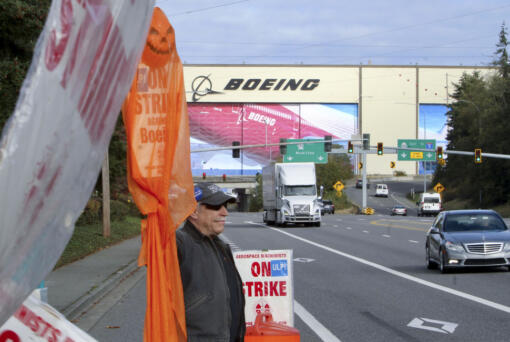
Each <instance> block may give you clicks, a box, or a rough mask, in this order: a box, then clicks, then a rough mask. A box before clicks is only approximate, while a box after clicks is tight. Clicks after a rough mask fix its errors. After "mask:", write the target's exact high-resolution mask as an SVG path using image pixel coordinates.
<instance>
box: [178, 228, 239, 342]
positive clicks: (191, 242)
mask: <svg viewBox="0 0 510 342" xmlns="http://www.w3.org/2000/svg"><path fill="white" fill-rule="evenodd" d="M176 240H177V251H178V255H179V264H180V267H181V278H182V285H183V291H184V304H185V308H186V327H187V331H188V341H190V342H195V341H197V342H198V341H208V342H210V341H217V342H220V341H225V342H229V341H230V321H231V313H230V291H229V289H228V285H227V279H226V273H225V269H224V266H223V261H222V259H221V257H222V255H227V257H228V258H229V259H230V261H231V262H232V264H234V258H233V256H232V251H231V250H230V247H229V246H228V245H227V244H225V243H224V242H223V241H221V239H219V238H218V237H214V238H210V237H207V236H205V235H203V234H202V233H200V232H199V231H198V230H197V229H196V228H195V226H194V225H193V224H191V223H190V222H189V221H186V223H185V225H184V226H183V227H182V228H181V229H179V230H177V231H176ZM220 248H221V249H223V250H220ZM234 269H235V274H236V277H237V283H238V285H239V291H237V294H235V295H238V296H240V298H239V301H238V302H239V303H242V308H241V322H239V324H240V328H239V331H240V335H241V336H240V337H238V338H237V339H236V341H244V334H245V330H246V326H245V319H244V296H243V293H242V286H243V285H242V284H243V283H242V280H241V277H240V276H239V273H238V272H237V269H236V268H235V267H234Z"/></svg>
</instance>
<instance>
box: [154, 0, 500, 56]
mask: <svg viewBox="0 0 510 342" xmlns="http://www.w3.org/2000/svg"><path fill="white" fill-rule="evenodd" d="M156 6H158V7H160V8H161V9H162V10H163V11H164V12H165V14H166V15H167V17H168V19H169V20H170V23H171V24H172V26H173V27H174V29H175V34H176V43H177V51H178V53H179V55H180V57H181V60H182V61H183V63H184V64H262V65H267V64H273V65H274V64H276V65H282V64H284V65H298V64H304V65H322V64H327V65H359V64H363V65H368V64H372V65H416V64H418V65H452V66H456V65H463V66H485V65H490V63H491V62H492V61H493V60H494V53H495V51H496V44H497V42H498V40H499V32H500V31H501V26H502V24H503V23H504V22H505V23H506V25H507V27H508V25H510V1H508V0H449V1H446V0H444V1H439V0H428V1H425V0H420V1H418V0H414V1H413V0H384V1H383V0H372V1H368V0H351V1H342V0H313V1H305V0H292V1H291V0H156ZM509 40H510V37H509Z"/></svg>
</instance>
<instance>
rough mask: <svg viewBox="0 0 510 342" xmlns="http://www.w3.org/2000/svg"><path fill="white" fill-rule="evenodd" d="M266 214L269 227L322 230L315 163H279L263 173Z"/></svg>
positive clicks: (265, 218) (264, 215) (265, 169)
mask: <svg viewBox="0 0 510 342" xmlns="http://www.w3.org/2000/svg"><path fill="white" fill-rule="evenodd" d="M262 188H263V204H264V213H263V220H264V222H267V223H270V224H272V223H276V224H277V225H285V224H287V223H304V224H305V225H314V226H320V223H321V208H320V201H319V197H318V195H317V184H316V177H315V164H314V163H276V164H274V165H270V166H268V167H266V168H264V169H263V170H262Z"/></svg>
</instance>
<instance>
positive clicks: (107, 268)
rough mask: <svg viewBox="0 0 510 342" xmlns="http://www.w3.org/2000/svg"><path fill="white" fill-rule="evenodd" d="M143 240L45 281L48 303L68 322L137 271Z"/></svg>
mask: <svg viewBox="0 0 510 342" xmlns="http://www.w3.org/2000/svg"><path fill="white" fill-rule="evenodd" d="M139 250H140V236H137V237H134V238H131V239H129V240H125V241H123V242H121V243H118V244H116V245H113V246H111V247H109V248H107V249H103V250H101V251H99V252H97V253H94V254H91V255H89V256H87V257H85V258H84V259H81V260H78V261H75V262H73V263H71V264H67V265H65V266H62V267H60V268H58V269H56V270H54V271H53V272H51V273H50V274H49V275H48V277H47V278H46V280H45V286H46V287H47V289H48V303H49V304H50V305H51V306H53V307H55V308H56V309H57V310H58V311H60V312H61V313H62V314H63V315H65V316H66V317H67V319H69V320H73V319H76V318H77V317H78V316H79V315H80V314H81V313H82V312H83V311H84V310H85V309H86V308H87V307H89V306H90V305H91V304H93V303H94V302H95V301H97V300H98V299H99V298H101V297H102V296H104V295H105V294H106V293H108V292H109V291H110V290H112V289H113V288H115V286H117V284H118V283H119V282H120V281H122V280H123V279H125V278H126V277H128V276H129V275H131V274H132V273H134V272H136V271H137V270H138V266H137V258H138V252H139Z"/></svg>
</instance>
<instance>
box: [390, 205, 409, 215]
mask: <svg viewBox="0 0 510 342" xmlns="http://www.w3.org/2000/svg"><path fill="white" fill-rule="evenodd" d="M394 215H403V216H407V208H406V207H404V206H403V205H400V204H396V205H394V206H393V208H392V209H391V216H394Z"/></svg>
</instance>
